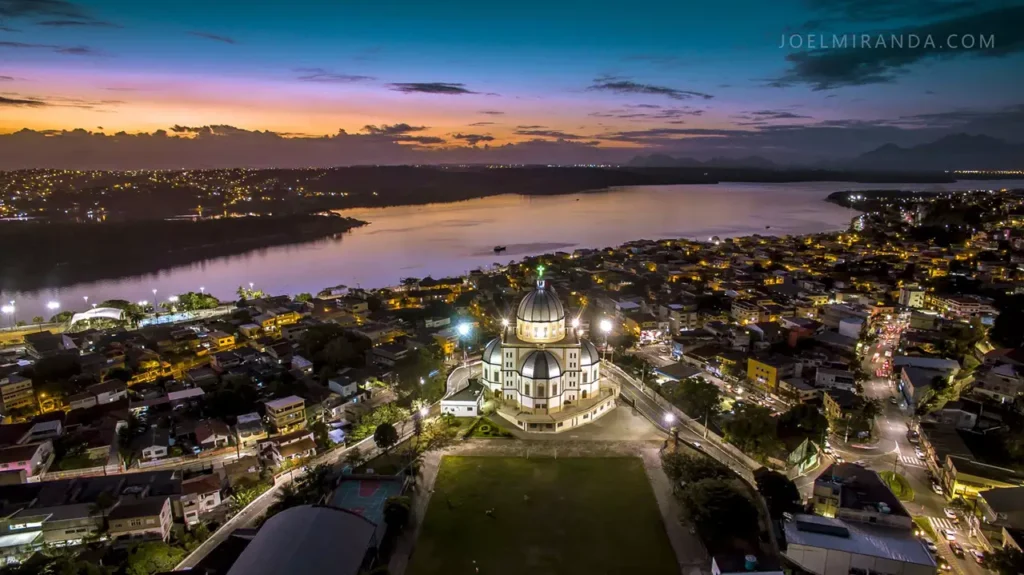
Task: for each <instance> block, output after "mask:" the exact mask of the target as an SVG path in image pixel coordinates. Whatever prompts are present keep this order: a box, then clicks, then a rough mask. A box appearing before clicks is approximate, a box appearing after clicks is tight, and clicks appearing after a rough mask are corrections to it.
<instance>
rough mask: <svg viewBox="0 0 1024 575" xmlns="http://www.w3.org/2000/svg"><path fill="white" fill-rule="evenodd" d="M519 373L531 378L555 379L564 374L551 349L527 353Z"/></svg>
mask: <svg viewBox="0 0 1024 575" xmlns="http://www.w3.org/2000/svg"><path fill="white" fill-rule="evenodd" d="M519 374H520V375H522V376H523V377H528V378H530V379H554V378H556V377H559V376H561V375H562V366H561V365H559V364H558V358H557V357H555V355H554V354H552V353H551V352H550V351H546V350H542V349H540V350H534V351H531V352H530V353H528V354H527V355H526V359H524V360H523V366H522V367H521V368H519Z"/></svg>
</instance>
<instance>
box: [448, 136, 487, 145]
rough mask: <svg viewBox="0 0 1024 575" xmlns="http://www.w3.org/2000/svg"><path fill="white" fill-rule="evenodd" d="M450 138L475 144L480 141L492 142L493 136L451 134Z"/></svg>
mask: <svg viewBox="0 0 1024 575" xmlns="http://www.w3.org/2000/svg"><path fill="white" fill-rule="evenodd" d="M452 138H453V139H456V140H462V141H464V142H466V143H467V144H469V145H470V146H475V145H477V144H479V143H480V142H493V141H494V136H490V135H487V134H452Z"/></svg>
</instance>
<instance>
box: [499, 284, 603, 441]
mask: <svg viewBox="0 0 1024 575" xmlns="http://www.w3.org/2000/svg"><path fill="white" fill-rule="evenodd" d="M566 323H567V322H566V317H565V310H564V308H563V307H562V302H561V301H559V299H558V294H556V293H555V290H554V289H553V288H551V287H550V286H548V285H547V284H546V283H545V282H544V281H543V280H539V281H538V282H537V288H536V289H535V290H534V291H532V292H530V293H528V294H527V295H526V297H524V298H523V300H522V302H520V304H519V308H518V311H517V312H516V321H515V324H514V325H507V326H506V327H505V328H504V329H503V330H502V334H501V336H500V337H498V338H496V339H494V340H492V341H491V342H490V343H488V344H487V346H486V347H485V348H484V352H483V358H482V359H483V365H482V377H481V382H482V383H483V385H484V386H485V387H487V388H488V389H489V390H490V391H491V392H492V393H493V394H494V396H495V397H496V398H498V399H499V409H498V412H499V414H501V415H502V416H503V417H505V418H506V419H508V420H509V421H511V422H513V423H515V424H516V425H517V426H518V427H519V428H521V429H525V430H527V431H548V432H558V431H564V430H566V429H569V428H572V427H576V426H579V425H583V424H586V423H589V422H590V421H593V420H594V419H596V418H598V417H600V416H602V415H604V414H605V413H606V412H607V411H608V410H610V409H611V408H612V407H614V405H615V403H614V396H615V390H614V389H612V388H611V387H608V386H605V387H602V386H601V373H600V359H601V358H600V354H599V353H598V351H597V347H595V346H594V344H592V343H590V342H589V341H587V340H586V339H583V338H581V337H579V335H578V333H577V332H576V329H574V328H567V327H566Z"/></svg>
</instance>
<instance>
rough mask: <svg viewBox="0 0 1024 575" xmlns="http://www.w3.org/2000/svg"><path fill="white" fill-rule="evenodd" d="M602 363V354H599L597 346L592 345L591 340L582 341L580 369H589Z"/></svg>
mask: <svg viewBox="0 0 1024 575" xmlns="http://www.w3.org/2000/svg"><path fill="white" fill-rule="evenodd" d="M600 362H601V354H600V353H598V352H597V346H596V345H594V344H592V343H590V340H589V339H581V340H580V367H589V366H591V365H596V364H598V363H600Z"/></svg>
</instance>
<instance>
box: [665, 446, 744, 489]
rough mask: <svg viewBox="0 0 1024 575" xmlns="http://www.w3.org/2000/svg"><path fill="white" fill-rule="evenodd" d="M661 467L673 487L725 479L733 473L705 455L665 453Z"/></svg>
mask: <svg viewBox="0 0 1024 575" xmlns="http://www.w3.org/2000/svg"><path fill="white" fill-rule="evenodd" d="M661 466H662V468H663V469H664V470H665V475H667V476H668V478H669V479H671V480H672V483H673V486H674V485H677V484H679V483H683V484H690V483H694V482H696V481H700V480H702V479H725V478H727V477H730V476H732V471H731V470H730V469H729V468H728V467H726V466H724V465H722V464H721V463H719V462H717V461H715V460H714V459H711V458H710V457H705V456H703V455H687V454H685V453H678V452H670V451H665V452H664V453H662V455H661Z"/></svg>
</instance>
